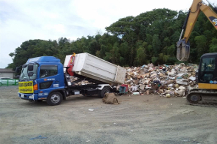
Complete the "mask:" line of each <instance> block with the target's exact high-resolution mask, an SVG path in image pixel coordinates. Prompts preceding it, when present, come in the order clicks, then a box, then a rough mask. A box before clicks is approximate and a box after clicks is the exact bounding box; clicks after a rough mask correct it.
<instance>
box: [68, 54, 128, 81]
mask: <svg viewBox="0 0 217 144" xmlns="http://www.w3.org/2000/svg"><path fill="white" fill-rule="evenodd" d="M70 57H71V55H67V56H66V58H65V62H64V67H67V64H68V62H69V60H70ZM72 71H73V72H75V73H76V74H79V75H82V76H85V77H89V78H92V79H95V80H99V81H102V82H105V83H113V84H114V83H118V84H122V83H124V80H125V75H126V69H125V68H122V67H120V66H117V65H114V64H112V63H110V62H107V61H105V60H103V59H100V58H98V57H96V56H93V55H91V54H89V53H80V54H76V56H75V62H74V67H73V69H72Z"/></svg>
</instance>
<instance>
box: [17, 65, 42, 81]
mask: <svg viewBox="0 0 217 144" xmlns="http://www.w3.org/2000/svg"><path fill="white" fill-rule="evenodd" d="M37 69H38V64H37V63H34V64H33V69H32V71H29V70H28V65H23V68H22V71H21V74H20V80H21V81H22V80H34V79H36V75H37ZM28 73H29V75H28ZM30 73H31V74H30Z"/></svg>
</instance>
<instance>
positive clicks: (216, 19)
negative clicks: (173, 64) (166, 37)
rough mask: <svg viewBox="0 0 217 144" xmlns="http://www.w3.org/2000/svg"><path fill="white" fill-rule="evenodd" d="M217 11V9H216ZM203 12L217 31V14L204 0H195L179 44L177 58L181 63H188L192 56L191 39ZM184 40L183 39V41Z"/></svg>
mask: <svg viewBox="0 0 217 144" xmlns="http://www.w3.org/2000/svg"><path fill="white" fill-rule="evenodd" d="M214 10H216V8H215V9H214ZM201 11H202V12H203V13H204V14H205V15H206V17H207V18H208V19H209V21H210V22H211V23H212V24H213V26H214V27H215V29H216V30H217V14H216V13H215V12H214V11H213V10H212V9H211V8H210V7H209V6H207V5H206V4H204V3H203V2H202V0H194V1H193V4H192V6H191V7H190V9H189V12H188V15H187V17H186V20H185V23H184V25H183V27H182V32H181V35H180V38H179V41H178V42H177V54H176V57H177V59H178V60H179V61H187V60H188V58H189V55H190V43H189V37H190V35H191V32H192V30H193V28H194V26H195V23H196V21H197V18H198V16H199V13H200V12H201ZM183 32H185V34H184V37H183V38H182V35H183ZM181 38H182V39H181Z"/></svg>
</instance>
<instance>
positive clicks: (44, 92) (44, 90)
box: [38, 65, 60, 97]
mask: <svg viewBox="0 0 217 144" xmlns="http://www.w3.org/2000/svg"><path fill="white" fill-rule="evenodd" d="M59 87H60V75H59V73H58V66H57V65H41V66H40V71H39V79H38V90H39V91H40V93H39V96H43V97H47V96H48V94H49V93H50V92H51V91H53V90H55V89H58V88H59Z"/></svg>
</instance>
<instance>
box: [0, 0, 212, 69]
mask: <svg viewBox="0 0 217 144" xmlns="http://www.w3.org/2000/svg"><path fill="white" fill-rule="evenodd" d="M209 1H210V2H211V3H216V2H215V1H216V0H209ZM192 2H193V0H182V1H176V0H0V68H5V67H7V66H8V64H10V63H12V58H11V57H10V56H9V53H11V52H14V51H15V49H16V48H18V47H19V46H20V45H21V44H22V43H23V42H25V41H28V40H30V39H31V40H33V39H43V40H49V39H50V40H58V39H59V38H60V37H66V38H68V39H70V40H76V39H77V38H81V37H82V36H84V37H86V36H88V35H91V36H92V35H96V34H97V33H98V32H100V33H102V34H103V33H104V32H105V27H108V26H110V25H111V24H112V23H114V22H116V21H118V20H119V19H120V18H124V17H127V16H137V15H139V14H140V13H144V12H147V11H151V10H153V9H157V8H168V9H171V10H176V11H179V10H184V11H187V10H188V9H189V8H190V6H191V4H192Z"/></svg>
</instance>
